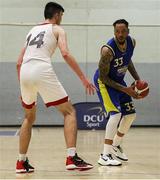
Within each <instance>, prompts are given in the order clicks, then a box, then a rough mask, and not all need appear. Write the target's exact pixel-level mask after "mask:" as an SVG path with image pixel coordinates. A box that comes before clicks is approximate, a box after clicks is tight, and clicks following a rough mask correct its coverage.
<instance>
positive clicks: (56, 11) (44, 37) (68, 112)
mask: <svg viewBox="0 0 160 180" xmlns="http://www.w3.org/2000/svg"><path fill="white" fill-rule="evenodd" d="M63 12H64V9H63V7H62V6H61V5H59V4H57V3H54V2H49V3H47V4H46V6H45V10H44V16H45V21H44V23H42V24H39V25H37V26H35V27H33V28H32V29H31V30H30V32H29V33H28V35H27V37H26V44H25V47H24V48H23V49H22V51H21V53H20V56H19V59H18V62H17V72H18V77H19V80H20V89H21V96H22V105H23V107H24V111H25V118H24V121H23V123H22V126H21V130H20V138H19V158H18V160H17V164H16V172H17V173H26V172H33V171H34V168H33V167H32V166H31V165H30V164H29V161H28V158H27V156H26V153H27V150H28V147H29V142H30V139H31V129H32V125H33V123H34V121H35V113H36V100H37V93H39V94H40V96H41V97H42V99H43V101H44V103H45V105H46V106H47V107H50V106H55V107H56V108H57V109H58V110H59V111H60V112H61V113H62V115H63V116H64V136H65V140H66V146H67V159H66V169H68V170H74V169H78V170H88V169H91V168H93V166H92V165H91V164H89V163H86V162H85V161H83V160H82V159H81V158H80V157H78V155H77V153H76V139H77V124H76V112H75V109H74V108H73V106H72V104H71V102H70V100H69V98H68V95H67V93H66V91H65V90H64V88H63V86H62V85H61V83H60V82H59V80H58V78H57V76H56V74H55V72H54V70H53V68H52V65H51V56H52V54H53V53H54V51H55V49H56V47H57V46H58V47H59V49H60V52H61V54H62V56H63V58H64V60H65V61H66V63H67V64H68V65H69V66H70V67H71V68H72V69H73V71H74V72H75V73H76V75H77V76H78V77H79V78H80V80H81V82H82V84H83V85H84V87H85V88H86V90H87V92H88V93H89V94H90V95H91V94H94V88H95V87H94V85H92V84H91V83H90V82H89V81H88V80H87V78H86V77H85V75H84V74H83V72H82V71H81V69H80V67H79V66H78V64H77V63H76V60H75V58H74V57H73V56H72V55H71V53H70V52H69V49H68V47H67V39H66V33H65V31H64V30H63V28H62V27H60V26H59V25H60V23H61V20H62V16H63Z"/></svg>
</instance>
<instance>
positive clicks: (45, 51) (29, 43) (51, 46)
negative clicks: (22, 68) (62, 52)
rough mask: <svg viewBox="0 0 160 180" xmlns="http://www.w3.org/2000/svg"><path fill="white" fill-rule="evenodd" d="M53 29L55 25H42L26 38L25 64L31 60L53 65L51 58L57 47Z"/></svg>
mask: <svg viewBox="0 0 160 180" xmlns="http://www.w3.org/2000/svg"><path fill="white" fill-rule="evenodd" d="M53 28H54V26H53V24H42V25H37V26H35V27H33V28H32V29H31V30H30V32H29V33H28V35H27V37H26V51H25V54H24V56H23V64H24V63H26V62H28V61H30V60H31V59H38V60H42V61H45V62H48V63H51V56H52V55H53V53H54V51H55V49H56V47H57V39H56V37H55V36H54V34H53Z"/></svg>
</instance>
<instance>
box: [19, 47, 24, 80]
mask: <svg viewBox="0 0 160 180" xmlns="http://www.w3.org/2000/svg"><path fill="white" fill-rule="evenodd" d="M24 53H25V48H22V50H21V52H20V55H19V57H18V60H17V74H18V79H19V80H20V69H21V65H22V62H23V56H24Z"/></svg>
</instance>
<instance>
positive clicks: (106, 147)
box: [103, 144, 112, 155]
mask: <svg viewBox="0 0 160 180" xmlns="http://www.w3.org/2000/svg"><path fill="white" fill-rule="evenodd" d="M111 149H112V145H110V144H104V148H103V155H106V154H111Z"/></svg>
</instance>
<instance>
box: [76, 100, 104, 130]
mask: <svg viewBox="0 0 160 180" xmlns="http://www.w3.org/2000/svg"><path fill="white" fill-rule="evenodd" d="M74 106H75V108H76V112H77V121H78V129H105V126H106V123H107V113H106V112H105V111H104V110H103V108H102V106H101V104H100V103H98V102H86V103H77V104H75V105H74Z"/></svg>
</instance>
